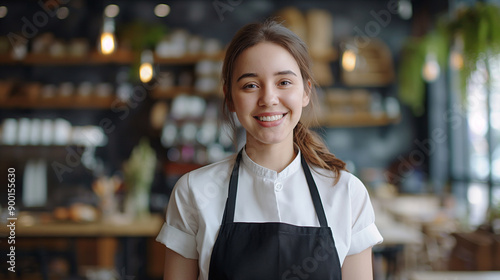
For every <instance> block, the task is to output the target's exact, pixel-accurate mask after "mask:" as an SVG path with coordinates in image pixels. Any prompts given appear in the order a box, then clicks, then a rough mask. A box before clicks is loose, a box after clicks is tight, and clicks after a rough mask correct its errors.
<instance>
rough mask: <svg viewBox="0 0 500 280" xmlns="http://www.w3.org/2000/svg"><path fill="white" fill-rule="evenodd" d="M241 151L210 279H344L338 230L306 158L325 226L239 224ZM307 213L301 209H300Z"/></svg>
mask: <svg viewBox="0 0 500 280" xmlns="http://www.w3.org/2000/svg"><path fill="white" fill-rule="evenodd" d="M240 161H241V151H240V152H239V154H238V156H237V157H236V163H235V164H234V167H233V171H232V173H231V179H230V180H229V192H228V198H227V201H226V207H225V209H224V217H223V219H222V224H221V226H220V229H219V235H218V236H217V240H216V241H215V244H214V248H213V250H212V256H211V259H210V267H209V271H208V279H209V280H225V279H234V280H247V279H248V280H250V279H252V280H281V279H290V280H302V279H308V280H328V279H331V280H333V279H335V280H339V279H342V272H341V266H340V261H339V258H338V255H337V249H336V248H335V242H334V240H333V236H332V231H331V229H330V227H328V223H327V220H326V216H325V211H324V209H323V204H322V203H321V198H320V196H319V193H318V189H317V187H316V183H315V182H314V179H313V178H312V175H311V171H310V170H309V166H308V165H307V163H306V161H305V159H304V157H303V156H302V158H301V161H302V168H303V170H304V173H305V175H306V179H307V184H308V186H309V191H310V193H311V197H312V200H313V203H314V208H315V210H316V215H317V216H318V220H319V223H320V227H300V226H295V225H291V224H286V223H275V222H269V223H244V222H241V223H240V222H238V223H235V222H234V210H235V205H236V190H237V187H238V172H239V166H240ZM297 211H301V209H297Z"/></svg>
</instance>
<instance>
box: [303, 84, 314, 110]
mask: <svg viewBox="0 0 500 280" xmlns="http://www.w3.org/2000/svg"><path fill="white" fill-rule="evenodd" d="M311 92H312V83H311V80H307V83H306V85H305V86H304V96H303V97H302V107H306V106H307V105H308V104H309V101H310V100H311Z"/></svg>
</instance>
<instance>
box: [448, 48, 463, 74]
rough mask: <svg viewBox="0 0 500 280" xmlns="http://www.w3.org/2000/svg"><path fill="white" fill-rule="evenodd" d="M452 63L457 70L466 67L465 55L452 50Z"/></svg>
mask: <svg viewBox="0 0 500 280" xmlns="http://www.w3.org/2000/svg"><path fill="white" fill-rule="evenodd" d="M450 65H451V67H453V69H455V70H460V69H462V68H464V57H463V56H462V54H461V53H459V52H457V51H453V52H451V55H450Z"/></svg>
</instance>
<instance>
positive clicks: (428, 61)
mask: <svg viewBox="0 0 500 280" xmlns="http://www.w3.org/2000/svg"><path fill="white" fill-rule="evenodd" d="M440 72H441V68H440V67H439V63H438V62H437V58H436V55H435V54H434V53H428V54H427V55H426V56H425V63H424V67H423V68H422V76H423V77H424V80H426V81H427V82H433V81H435V80H436V79H437V78H438V77H439V73H440Z"/></svg>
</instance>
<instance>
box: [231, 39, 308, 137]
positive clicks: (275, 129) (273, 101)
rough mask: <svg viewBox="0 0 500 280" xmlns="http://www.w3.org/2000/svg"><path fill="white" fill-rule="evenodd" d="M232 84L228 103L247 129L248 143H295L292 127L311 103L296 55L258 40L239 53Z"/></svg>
mask: <svg viewBox="0 0 500 280" xmlns="http://www.w3.org/2000/svg"><path fill="white" fill-rule="evenodd" d="M231 84H232V86H231V95H232V101H233V103H232V104H228V105H229V108H230V110H231V111H232V112H236V115H237V116H238V120H239V121H240V123H241V124H242V126H243V127H244V128H245V129H246V132H247V145H253V146H255V145H257V146H258V145H269V144H288V145H292V143H293V129H294V128H295V126H296V125H297V122H298V121H299V120H300V116H301V114H302V108H303V107H305V106H306V105H307V104H308V103H309V95H308V94H307V93H306V91H305V87H304V82H303V79H302V75H301V72H300V68H299V66H298V64H297V62H296V61H295V59H294V57H293V56H292V55H291V54H290V53H289V52H288V51H287V50H286V49H284V48H282V47H281V46H279V45H276V44H273V43H269V42H263V43H259V44H257V45H255V46H252V47H250V48H248V49H246V50H245V51H243V52H242V53H241V54H240V55H239V57H238V58H237V60H236V63H235V68H234V72H233V74H232V83H231ZM307 87H308V88H310V84H308V85H307Z"/></svg>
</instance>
